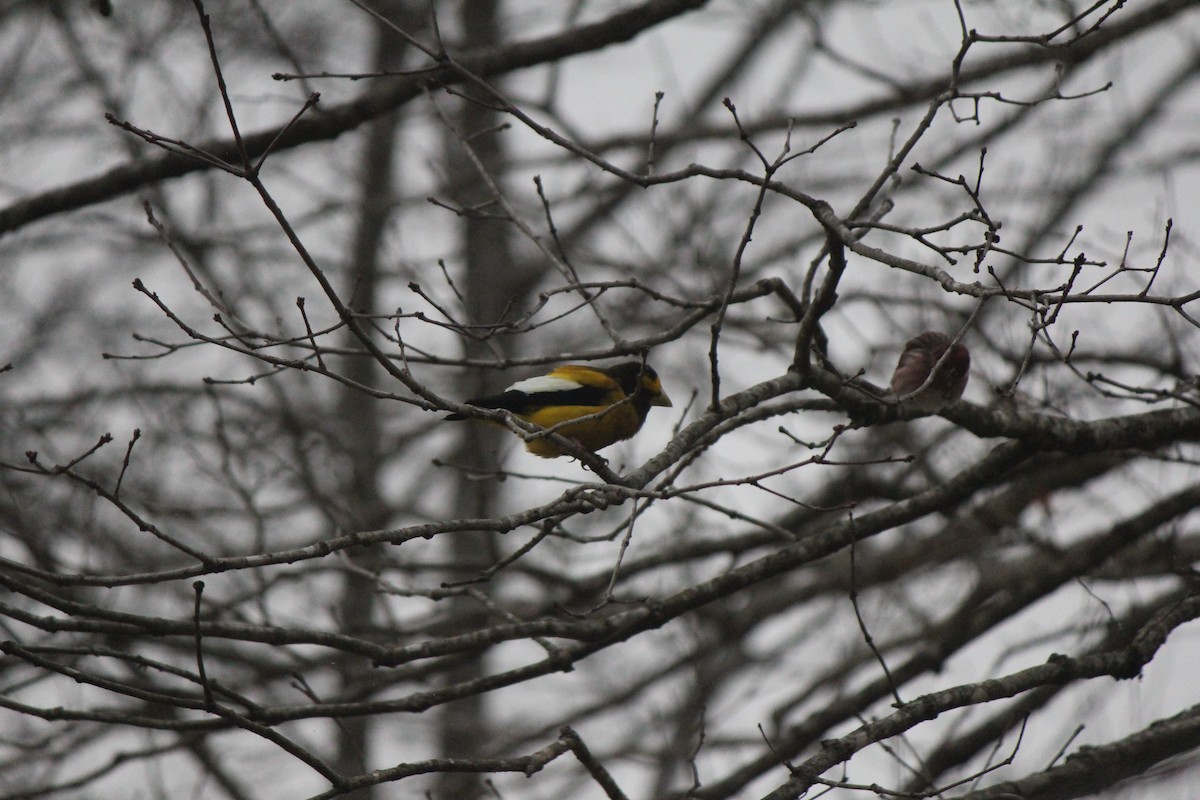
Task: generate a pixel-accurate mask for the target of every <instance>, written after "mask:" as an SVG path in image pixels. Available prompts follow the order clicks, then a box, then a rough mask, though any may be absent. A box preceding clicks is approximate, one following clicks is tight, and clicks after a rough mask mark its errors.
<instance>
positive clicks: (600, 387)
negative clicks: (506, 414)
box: [446, 361, 671, 458]
mask: <svg viewBox="0 0 1200 800" xmlns="http://www.w3.org/2000/svg"><path fill="white" fill-rule="evenodd" d="M467 403H468V404H470V405H473V406H479V407H480V408H499V409H504V410H505V411H511V412H512V413H513V416H516V417H519V418H520V419H523V420H525V421H526V422H532V423H533V424H534V425H538V426H540V427H542V428H551V427H554V426H555V425H558V424H560V423H564V422H569V421H570V420H573V419H580V418H582V417H588V419H583V420H582V421H581V422H576V423H572V424H569V425H563V426H562V427H561V428H558V429H557V430H555V431H554V432H555V433H557V434H560V435H562V436H565V437H567V438H568V439H574V440H575V441H577V442H579V444H580V445H582V446H583V448H584V449H585V450H590V451H591V452H593V453H594V452H596V451H597V450H600V449H601V448H604V447H608V446H609V445H610V444H613V443H614V442H619V441H621V440H623V439H628V438H629V437H631V436H633V435H634V434H635V433H637V432H638V431H639V430H640V429H641V427H642V423H644V422H645V421H646V415H647V414H649V413H650V406H670V405H671V399H670V398H669V397H667V395H666V392H664V391H663V388H662V382H661V381H659V379H658V373H656V372H655V371H654V370H653V369H651V367H650V365H649V364H642V363H641V362H640V361H625V362H622V363H620V364H614V365H613V366H611V367H589V366H586V365H584V364H564V365H562V366H561V367H555V368H554V369H552V370H551V371H550V372H548V373H546V374H545V375H539V376H538V377H536V378H527V379H526V380H523V381H518V382H516V383H514V384H513V385H512V386H509V387H508V388H507V389H505V390H504V391H503V392H501V393H500V394H493V395H488V396H487V397H475V398H472V399H471V400H468V401H467ZM446 419H467V416H466V415H464V414H451V415H450V416H448V417H447V418H446ZM525 447H526V448H527V449H528V450H529V452H531V453H533V454H534V455H539V456H542V457H543V458H554V457H555V456H563V455H570V453H567V452H565V451H564V450H563V449H562V448H560V447H559V446H558V445H556V444H555V443H554V442H553V441H551V440H550V439H549V438H544V437H542V438H537V439H533V440H531V441H529V442H526V443H525Z"/></svg>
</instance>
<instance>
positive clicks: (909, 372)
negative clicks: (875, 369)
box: [892, 331, 971, 412]
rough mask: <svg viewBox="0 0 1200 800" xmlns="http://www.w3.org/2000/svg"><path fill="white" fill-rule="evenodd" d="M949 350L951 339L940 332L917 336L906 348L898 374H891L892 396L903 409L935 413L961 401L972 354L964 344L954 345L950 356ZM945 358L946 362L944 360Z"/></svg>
mask: <svg viewBox="0 0 1200 800" xmlns="http://www.w3.org/2000/svg"><path fill="white" fill-rule="evenodd" d="M948 347H950V338H949V337H948V336H946V335H945V334H942V333H938V332H937V331H925V332H924V333H921V334H917V335H916V336H914V337H913V338H911V339H909V340H908V343H907V344H906V345H904V352H902V353H901V354H900V361H899V362H898V363H897V364H896V371H895V372H893V373H892V394H893V395H895V396H896V399H897V400H899V401H900V402H901V404H902V405H903V406H905V407H906V408H912V409H916V410H917V411H931V412H932V411H938V410H940V409H942V408H943V407H944V406H946V405H948V404H950V403H952V402H954V401H955V400H957V399H958V398H960V397H962V395H963V391H964V390H965V389H966V388H967V379H968V377H970V376H969V372H970V370H971V354H970V353H969V352H967V348H966V347H964V346H962V345H961V344H956V345H954V347H952V348H950V352H949V353H947V352H946V349H947V348H948ZM943 356H945V360H942V357H943ZM938 361H941V362H942V363H941V365H940V366H938V370H937V374H935V375H934V376H933V378H932V380H929V385H928V386H925V388H924V389H922V388H921V387H922V386H924V385H925V381H926V380H927V379H929V373H930V371H931V370H932V369H933V368H934V366H935V365H937V364H938ZM918 390H919V391H918ZM914 392H915V394H914ZM909 395H911V396H909Z"/></svg>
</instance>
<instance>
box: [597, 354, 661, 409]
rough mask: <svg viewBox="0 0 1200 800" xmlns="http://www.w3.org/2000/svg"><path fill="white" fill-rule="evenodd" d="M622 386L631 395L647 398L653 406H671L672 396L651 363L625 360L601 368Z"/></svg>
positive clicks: (622, 389)
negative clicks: (664, 388) (663, 385)
mask: <svg viewBox="0 0 1200 800" xmlns="http://www.w3.org/2000/svg"><path fill="white" fill-rule="evenodd" d="M600 371H601V372H603V373H604V374H605V375H608V376H609V377H610V378H612V379H613V380H614V381H616V382H617V384H618V385H619V386H620V387H621V391H623V392H625V394H626V395H628V396H630V397H639V398H645V399H646V400H647V401H649V405H652V406H666V407H667V408H670V407H671V398H669V397H667V393H666V392H664V391H663V387H662V381H660V380H659V379H658V373H657V372H655V371H654V368H653V367H651V366H650V365H649V364H642V362H640V361H623V362H622V363H620V364H614V365H613V366H611V367H604V368H603V369H601V370H600Z"/></svg>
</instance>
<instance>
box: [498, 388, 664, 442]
mask: <svg viewBox="0 0 1200 800" xmlns="http://www.w3.org/2000/svg"><path fill="white" fill-rule="evenodd" d="M616 399H617V400H619V399H620V393H619V392H618V393H617V398H616ZM600 412H603V414H601V416H599V417H596V418H595V419H588V420H584V421H583V422H578V423H575V424H568V425H563V427H561V428H559V429H557V430H556V431H555V433H557V434H560V435H562V436H566V437H567V438H569V439H574V440H575V441H577V442H579V443H580V444H581V445H583V448H584V449H585V450H590V451H592V452H593V453H594V452H596V451H597V450H599V449H601V448H604V447H608V446H609V445H610V444H612V443H613V442H619V441H621V440H622V439H628V438H629V437H631V436H633V435H634V434H635V433H637V432H638V428H640V427H641V426H642V421H641V419H639V418H638V414H637V411H636V410H635V409H634V407H633V405H632V404H631V403H624V404H621V405H603V406H546V407H545V408H539V409H537V410H535V411H531V412H529V413H525V414H518V415H517V416H519V417H520V418H521V419H523V420H525V421H526V422H532V423H533V424H534V425H539V426H541V427H543V428H552V427H554V426H555V425H558V424H560V423H563V422H569V421H570V420H573V419H579V418H580V417H589V416H592V415H594V414H598V413H600ZM525 447H526V448H527V449H528V450H529V452H531V453H533V454H534V455H538V456H542V457H543V458H554V457H555V456H561V455H566V454H565V453H563V451H562V450H561V449H560V448H559V447H558V445H556V444H555V443H554V442H552V441H551V440H550V439H549V438H539V439H533V440H532V441H529V442H526V444H525Z"/></svg>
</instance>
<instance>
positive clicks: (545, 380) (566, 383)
mask: <svg viewBox="0 0 1200 800" xmlns="http://www.w3.org/2000/svg"><path fill="white" fill-rule="evenodd" d="M582 387H583V384H582V383H577V382H576V381H570V380H567V379H566V378H552V377H550V376H549V375H539V376H538V377H536V378H526V379H525V380H523V381H517V382H516V383H514V384H513V385H512V386H510V387H508V388H507V389H506V390H505V391H508V392H524V393H525V394H541V393H543V392H569V391H571V390H572V389H579V388H582Z"/></svg>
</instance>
